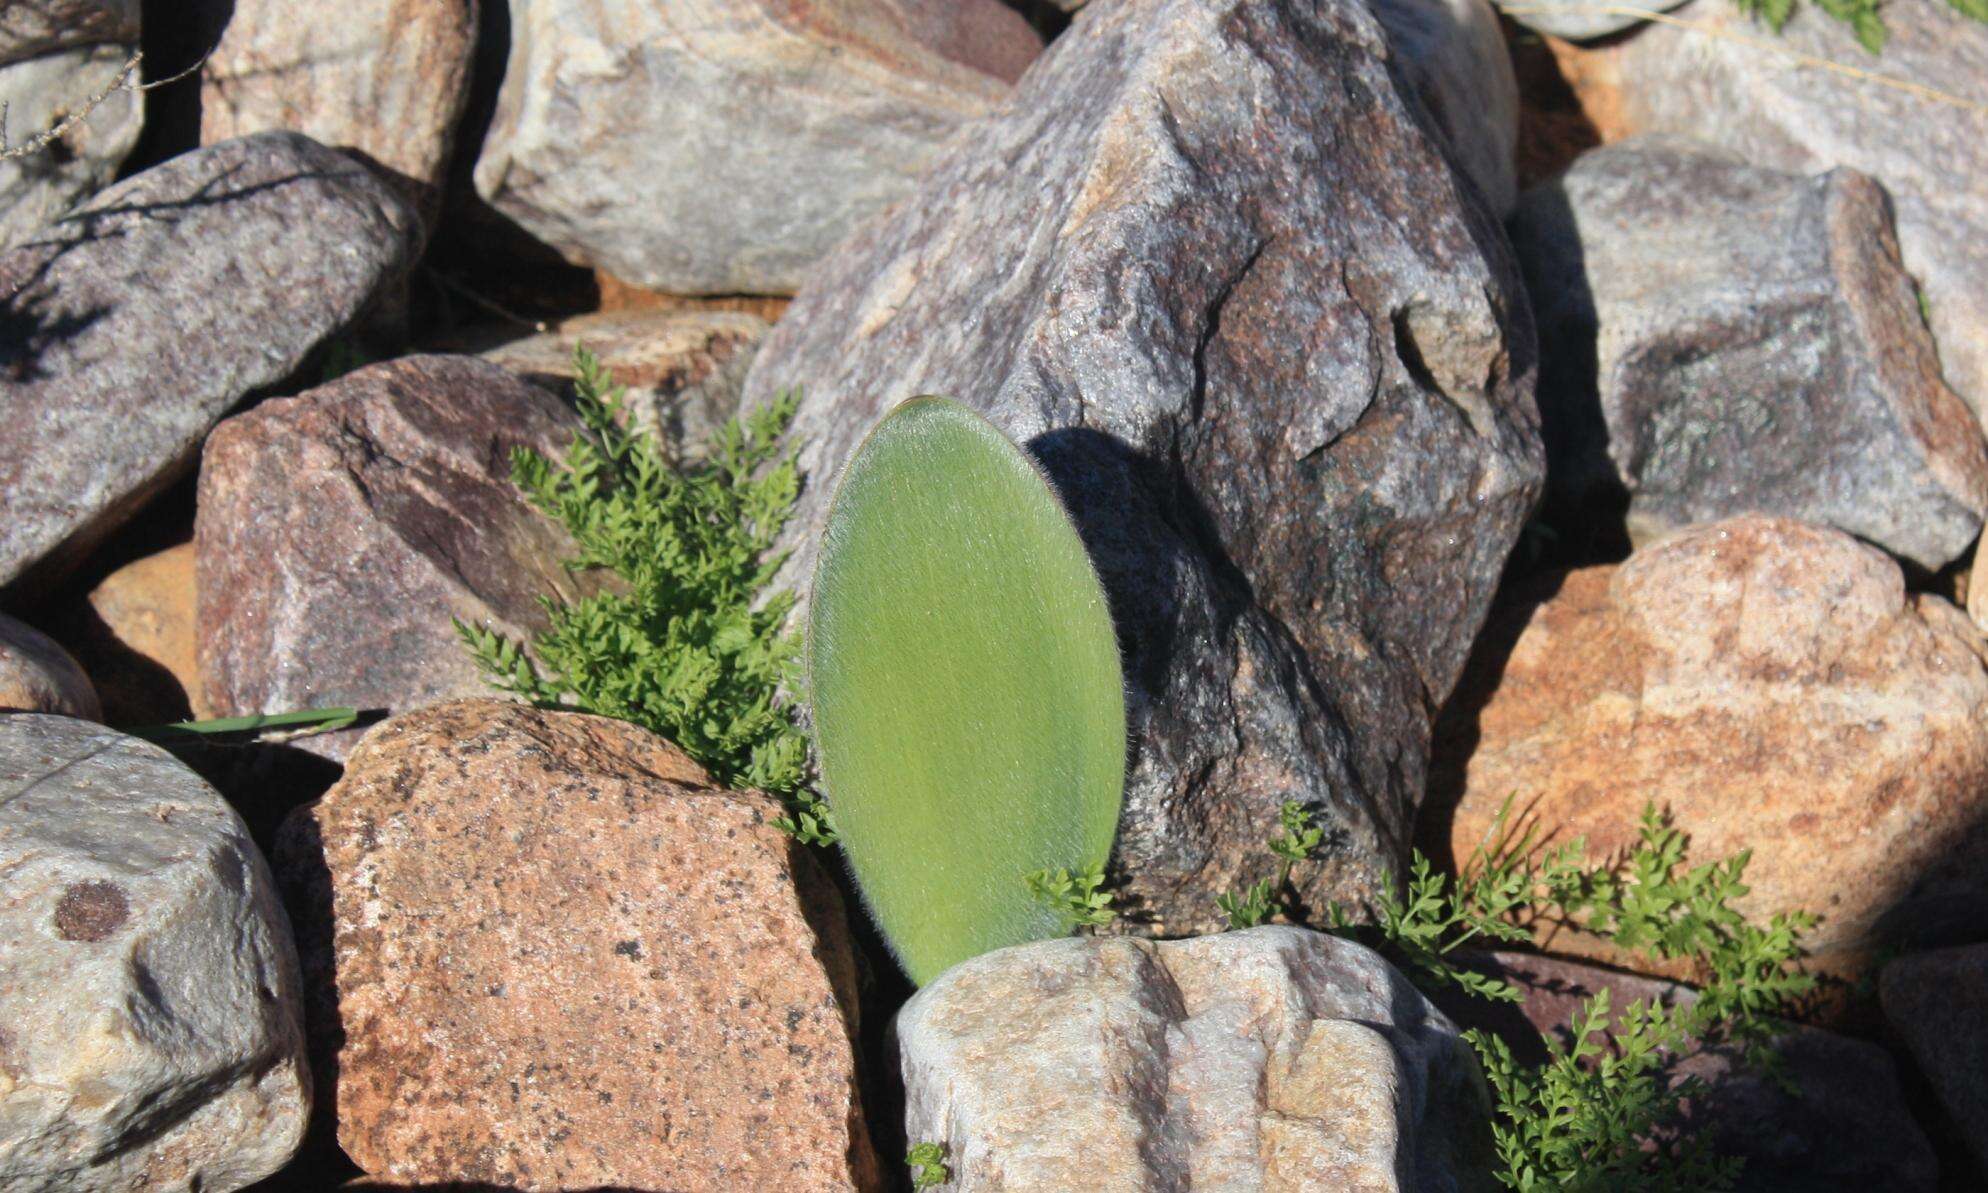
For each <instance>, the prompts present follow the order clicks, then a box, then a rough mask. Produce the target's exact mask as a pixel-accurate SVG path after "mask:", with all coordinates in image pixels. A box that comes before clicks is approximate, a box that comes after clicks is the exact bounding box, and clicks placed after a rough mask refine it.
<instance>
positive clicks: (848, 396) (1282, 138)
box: [745, 0, 1542, 935]
mask: <svg viewBox="0 0 1988 1193" xmlns="http://www.w3.org/2000/svg"><path fill="white" fill-rule="evenodd" d="M1388 54H1389V50H1388V48H1387V45H1386V42H1385V40H1384V33H1383V30H1382V29H1381V27H1380V25H1379V24H1378V22H1376V21H1375V20H1374V19H1373V18H1372V16H1371V15H1370V13H1369V12H1368V10H1367V9H1366V7H1365V6H1364V5H1361V4H1357V3H1352V2H1351V0H1344V2H1338V0H1336V2H1335V3H1331V4H1322V5H1319V6H1316V7H1314V6H1309V5H1308V6H1303V7H1302V8H1294V7H1291V6H1284V5H1274V4H1266V3H1259V2H1256V0H1155V2H1153V3H1139V4H1126V3H1113V4H1103V5H1099V6H1096V7H1094V8H1091V9H1089V10H1087V11H1086V12H1085V14H1084V15H1083V17H1082V18H1081V19H1079V20H1077V21H1076V22H1074V23H1073V24H1072V25H1071V27H1070V29H1069V30H1068V31H1067V32H1066V33H1064V34H1063V35H1062V36H1061V37H1059V38H1058V39H1057V40H1056V42H1055V44H1054V45H1052V46H1051V47H1050V49H1049V50H1048V52H1047V53H1045V54H1044V56H1043V57H1042V59H1041V60H1039V61H1038V62H1037V63H1036V65H1035V66H1034V67H1033V68H1031V70H1030V71H1029V74H1028V77H1027V78H1026V79H1025V80H1023V82H1022V85H1021V88H1020V90H1019V91H1018V92H1017V94H1016V96H1015V99H1014V101H1013V102H1012V103H1011V104H1010V105H1009V106H1008V107H1007V108H1006V109H1005V110H1004V113H1003V114H1002V115H1001V116H1000V117H999V118H998V119H995V120H993V121H990V122H989V123H987V124H984V125H982V126H980V128H979V129H978V131H977V132H976V133H975V135H974V137H973V138H972V139H971V141H970V142H962V143H961V144H960V145H959V146H958V147H957V148H956V149H955V151H954V152H952V153H951V154H949V155H948V156H947V157H945V158H944V159H942V160H940V161H939V162H937V163H936V164H935V165H934V166H933V168H932V170H931V172H930V173H928V174H927V175H926V177H925V180H924V182H923V183H922V185H921V188H920V190H919V192H918V193H917V194H916V195H915V196H913V197H912V198H911V199H910V200H909V201H908V202H906V203H905V204H904V205H902V206H901V207H899V208H897V209H896V211H895V212H894V213H893V214H892V216H891V217H889V218H887V219H884V220H880V221H878V222H876V223H874V224H872V225H870V226H869V227H867V228H866V229H864V230H863V231H861V232H858V233H857V234H855V235H854V236H852V237H851V238H850V240H848V241H847V242H845V243H844V244H843V246H842V247H841V248H840V249H838V250H837V252H836V254H835V255H834V256H833V257H832V258H831V259H829V260H828V261H825V262H824V263H823V264H822V265H821V266H820V267H819V268H818V270H817V272H816V274H815V275H814V277H813V279H812V280H811V281H810V282H809V284H808V286H807V287H806V289H804V290H803V291H802V293H801V295H800V297H798V298H797V299H796V300H795V302H794V305H793V307H792V308H791V309H790V310H789V311H788V313H787V315H786V317H785V318H784V319H782V320H781V322H780V323H779V324H778V325H776V326H775V327H774V329H773V332H772V334H771V335H770V336H769V337H768V338H767V341H766V344H765V346H764V347H762V349H761V350H760V354H759V357H758V359H757V360H756V361H755V362H754V364H753V369H752V373H751V375H750V376H749V377H748V379H747V386H746V399H745V405H746V407H747V408H749V409H750V408H752V407H754V406H755V405H756V404H758V403H761V402H765V401H767V400H768V399H769V397H770V396H771V395H772V394H773V393H774V392H775V391H776V390H778V389H781V388H784V387H786V386H789V385H793V384H801V385H803V386H804V387H805V388H804V398H803V401H802V403H801V406H800V410H799V412H798V414H797V416H796V419H795V422H794V428H793V435H794V440H795V442H796V443H798V444H799V445H800V461H801V466H802V468H803V470H804V471H805V472H806V473H807V474H808V476H809V477H810V478H811V480H810V482H809V483H808V484H807V485H806V486H805V487H804V489H803V491H802V494H801V498H800V504H799V506H798V508H797V513H796V516H795V518H794V520H793V521H792V522H791V523H789V526H788V535H787V542H786V544H785V545H787V546H791V547H793V548H795V550H796V553H795V555H794V556H793V557H792V559H791V560H790V561H789V563H788V566H787V567H786V569H785V571H784V572H783V573H782V580H783V581H784V582H785V583H786V584H787V586H788V587H790V588H792V589H795V590H796V591H799V590H801V589H803V588H805V584H806V578H807V576H808V575H809V574H810V572H811V570H812V568H813V564H814V555H815V546H816V536H817V534H818V532H819V528H820V526H821V524H822V521H823V518H824V514H825V511H826V507H827V504H828V498H829V495H830V494H831V493H832V492H833V489H834V479H835V477H836V476H837V474H838V472H839V471H840V469H841V466H842V462H843V461H844V460H845V459H847V458H848V456H849V454H850V452H851V451H852V450H853V449H854V447H855V446H856V443H857V441H858V440H859V439H860V438H861V437H862V436H863V435H864V433H865V432H866V431H867V430H868V428H869V427H870V425H871V424H872V423H874V422H875V421H876V419H877V418H878V417H879V416H881V415H882V414H883V412H885V411H886V410H888V409H889V408H890V407H892V406H894V405H895V404H896V403H897V402H899V401H900V400H902V399H904V398H907V397H910V396H911V395H913V394H919V393H938V394H947V395H950V396H952V397H954V398H956V399H959V400H960V401H962V402H964V403H966V404H967V405H970V406H972V407H973V408H975V409H977V410H980V411H981V412H983V413H985V414H986V415H988V416H989V417H990V418H992V419H993V420H994V421H995V423H996V424H997V425H999V426H1000V427H1001V428H1002V429H1003V430H1004V431H1006V432H1007V433H1008V434H1009V435H1011V436H1013V437H1014V438H1015V439H1016V440H1017V441H1018V442H1021V443H1024V444H1026V445H1027V446H1028V447H1029V448H1030V449H1031V450H1032V451H1033V452H1034V453H1035V455H1036V456H1037V458H1038V459H1039V460H1040V461H1041V462H1042V463H1043V465H1044V466H1045V467H1046V469H1047V470H1048V472H1049V473H1050V475H1051V477H1052V478H1053V479H1054V481H1055V483H1056V484H1057V486H1058V488H1059V490H1060V491H1061V493H1062V495H1063V497H1064V500H1065V502H1066V503H1067V504H1068V505H1069V506H1070V508H1071V511H1072V513H1073V514H1074V516H1075V517H1076V520H1077V523H1078V526H1079V529H1080V531H1081V532H1082V533H1083V535H1084V538H1085V541H1086V544H1087V545H1088V546H1089V548H1090V550H1091V554H1092V557H1093V559H1094V560H1095V561H1096V563H1097V564H1098V567H1099V569H1100V572H1101V574H1102V576H1103V578H1104V581H1105V584H1106V587H1107V589H1108V591H1109V593H1110V596H1111V600H1112V613H1113V617H1114V619H1115V621H1116V623H1117V627H1118V632H1119V638H1120V641H1121V643H1122V644H1123V646H1124V650H1125V658H1126V681H1127V685H1128V692H1129V698H1128V713H1129V716H1130V718H1131V722H1132V725H1133V734H1132V742H1133V745H1132V757H1131V758H1130V760H1129V768H1130V769H1129V773H1128V785H1127V790H1126V797H1125V810H1124V813H1123V816H1122V818H1121V820H1120V829H1119V838H1118V845H1117V856H1116V862H1115V867H1114V868H1115V871H1116V872H1117V873H1118V875H1119V876H1120V877H1122V879H1123V881H1124V886H1123V887H1122V889H1121V892H1120V906H1121V907H1122V908H1125V909H1127V910H1128V912H1130V913H1131V914H1132V915H1133V916H1135V917H1136V919H1137V921H1138V924H1139V926H1140V927H1141V928H1142V929H1143V930H1149V931H1152V932H1155V933H1157V934H1161V935H1183V934H1188V933H1192V932H1196V931H1207V930H1212V929H1214V928H1216V927H1218V926H1220V925H1221V924H1222V922H1223V920H1222V916H1221V914H1220V912H1219V911H1218V910H1217V909H1216V907H1215V904H1214V897H1215V895H1216V894H1218V893H1221V892H1226V891H1232V890H1236V889H1239V888H1240V887H1242V886H1245V885H1247V884H1248V883H1249V882H1251V881H1254V880H1256V879H1259V878H1263V877H1267V876H1269V874H1270V873H1271V866H1272V863H1273V859H1272V857H1271V856H1270V854H1269V852H1268V850H1267V849H1266V847H1265V845H1264V842H1265V841H1266V840H1267V839H1268V838H1269V837H1270V836H1271V835H1272V834H1273V833H1274V832H1275V831H1276V824H1277V810H1278V806H1279V805H1280V804H1281V803H1282V802H1283V801H1285V800H1299V801H1301V802H1303V803H1305V804H1307V805H1310V806H1311V807H1312V808H1313V809H1314V811H1315V812H1316V813H1317V815H1318V816H1319V818H1320V821H1321V823H1322V824H1323V825H1324V826H1325V827H1326V828H1327V830H1328V839H1329V841H1330V842H1331V844H1330V847H1329V849H1328V850H1327V852H1326V857H1325V861H1324V864H1322V865H1319V866H1318V867H1316V868H1315V869H1314V870H1313V871H1312V872H1311V875H1310V877H1309V879H1308V881H1307V882H1306V885H1305V890H1304V894H1305V897H1306V898H1307V899H1308V900H1310V901H1313V902H1314V904H1315V905H1316V904H1317V903H1318V902H1322V901H1323V900H1325V899H1329V898H1337V899H1340V900H1341V901H1343V902H1353V903H1357V902H1359V901H1361V900H1362V899H1364V898H1365V897H1367V896H1368V895H1369V894H1371V892H1372V891H1373V890H1374V889H1376V884H1378V883H1380V882H1381V881H1383V875H1384V874H1385V873H1386V872H1389V871H1391V870H1394V869H1397V868H1398V867H1399V866H1400V865H1401V864H1402V862H1403V861H1404V860H1405V859H1403V857H1402V853H1403V851H1404V850H1405V848H1406V846H1405V838H1406V836H1407V834H1408V826H1409V823H1410V820H1411V818H1412V816H1413V812H1414V808H1415V805H1416V803H1417V801H1418V800H1419V799H1420V798H1421V795H1422V791H1423V786H1424V766H1425V762H1426V758H1427V750H1428V734H1429V712H1428V710H1430V709H1432V708H1434V707H1435V706H1437V705H1438V704H1440V703H1441V701H1442V698H1443V697H1444V695H1445V694H1447V693H1448V691H1449V689H1450V686H1451V684H1452V683H1453V682H1454V681H1455V678H1456V675H1457V672H1458V670H1459V669H1460V667H1461V665H1462V662H1463V659H1464V656H1465V654H1466V652H1467V651H1468V649H1469V643H1470V641H1471V639H1472V638H1473V637H1474V635H1475V633H1476V630H1477V628H1478V626H1479V624H1480V622H1481V620H1482V617H1483V614H1484V611H1485V609H1486V607H1487V606H1488V604H1489V600H1490V596H1491V593H1492V590H1493V588H1494V586H1495V584H1496V580H1497V576H1498V574H1499V571H1500V569H1501V568H1502V567H1503V565H1504V561H1505V557H1506V554H1507V552H1508V551H1509V549H1510V548H1511V545H1512V543H1513V540H1514V538H1515V537H1516V535H1517V533H1518V529H1519V526H1520V524H1521V523H1522V522H1523V521H1524V519H1525V518H1526V516H1527V514H1528V512H1529V511H1530V510H1531V508H1532V505H1533V501H1534V498H1535V497H1536V495H1537V494H1538V491H1539V486H1540V483H1541V473H1542V466H1541V458H1540V457H1541V453H1540V446H1539V440H1538V437H1537V430H1536V423H1535V416H1534V410H1533V404H1532V396H1531V388H1532V371H1533V343H1532V331H1531V323H1530V320H1529V319H1528V318H1527V317H1526V315H1525V305H1524V299H1523V296H1522V295H1521V294H1520V293H1519V289H1520V285H1521V283H1520V281H1519V279H1518V277H1517V273H1516V269H1515V267H1513V266H1512V265H1511V264H1510V263H1509V258H1508V257H1507V256H1506V254H1505V252H1504V247H1503V246H1504V238H1503V235H1502V233H1500V231H1499V230H1498V228H1497V227H1496V225H1495V224H1494V223H1493V222H1492V221H1491V220H1490V218H1489V217H1488V215H1486V213H1485V212H1484V211H1483V210H1482V208H1481V207H1480V206H1479V205H1478V204H1477V202H1476V200H1475V198H1474V197H1473V195H1472V194H1471V193H1470V191H1471V188H1468V187H1464V186H1461V185H1460V184H1459V183H1458V181H1457V179H1456V177H1455V175H1454V174H1453V172H1452V171H1451V169H1450V167H1449V166H1448V165H1447V164H1446V163H1445V161H1444V159H1443V157H1442V154H1441V152H1440V151H1439V149H1438V147H1437V144H1436V142H1435V140H1434V139H1433V137H1432V135H1431V133H1430V132H1429V131H1428V129H1427V127H1426V126H1425V124H1424V123H1423V120H1422V117H1421V114H1420V113H1419V112H1418V111H1417V108H1416V105H1415V104H1413V103H1412V102H1411V101H1410V100H1408V99H1406V98H1404V97H1403V96H1402V94H1401V93H1400V92H1399V91H1398V90H1397V89H1396V86H1395V83H1394V76H1393V74H1392V67H1391V66H1390V65H1389V61H1388ZM1355 95H1357V96H1359V97H1360V99H1359V102H1358V103H1357V104H1355V103H1352V102H1351V101H1350V100H1349V99H1348V97H1349V96H1355ZM1265 96H1275V97H1277V99H1276V102H1274V103H1271V102H1267V101H1265V100H1264V98H1263V97H1265ZM1162 99H1164V102H1162Z"/></svg>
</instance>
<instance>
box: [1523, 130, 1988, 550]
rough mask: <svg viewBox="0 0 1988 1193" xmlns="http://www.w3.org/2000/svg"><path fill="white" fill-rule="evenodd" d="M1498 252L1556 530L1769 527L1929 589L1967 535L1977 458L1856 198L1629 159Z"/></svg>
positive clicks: (1905, 280)
mask: <svg viewBox="0 0 1988 1193" xmlns="http://www.w3.org/2000/svg"><path fill="white" fill-rule="evenodd" d="M1511 228H1512V240H1513V245H1514V247H1515V248H1516V250H1517V251H1518V255H1519V258H1520V261H1521V262H1522V263H1523V265H1524V267H1525V271H1526V282H1527V285H1528V288H1529V289H1530V290H1531V293H1532V299H1533V310H1534V312H1535V316H1536V318H1537V319H1538V321H1539V341H1540V361H1541V366H1540V387H1539V404H1540V417H1541V421H1542V423H1543V425H1544V428H1545V434H1546V442H1547V455H1548V459H1549V461H1550V471H1551V475H1552V480H1553V488H1554V491H1555V494H1556V497H1557V498H1558V499H1562V500H1564V502H1565V504H1566V506H1567V508H1568V511H1569V516H1570V517H1578V516H1582V512H1585V513H1589V514H1592V513H1595V512H1597V511H1603V510H1607V509H1610V508H1611V507H1613V508H1619V501H1620V496H1621V495H1622V494H1624V493H1626V494H1627V496H1628V499H1629V520H1630V524H1631V527H1632V530H1633V531H1634V533H1635V535H1636V537H1638V538H1639V539H1641V538H1648V537H1654V536H1655V535H1658V534H1661V533H1663V532H1664V531H1667V530H1670V529H1674V528H1676V527H1679V526H1683V525H1687V524H1690V523H1696V522H1711V521H1717V520H1718V519H1720V518H1724V517H1729V516H1733V515H1737V514H1742V513H1748V512H1761V513H1772V514H1781V515H1785V516H1790V517H1797V518H1801V519H1804V520H1806V521H1810V522H1818V523H1823V524H1825V525H1830V526H1835V527H1837V528H1839V529H1841V530H1845V531H1848V532H1850V533H1851V534H1855V535H1858V536H1859V537H1862V538H1865V539H1868V540H1869V541H1871V542H1873V543H1876V544H1878V545H1879V546H1882V547H1884V548H1885V549H1887V550H1889V551H1891V552H1893V553H1894V554H1897V555H1900V556H1903V557H1904V558H1906V559H1910V560H1912V561H1914V562H1916V563H1919V564H1921V565H1922V566H1925V567H1928V568H1933V569H1937V568H1939V567H1941V566H1942V565H1944V564H1946V563H1947V562H1949V561H1951V560H1952V559H1954V558H1956V557H1957V556H1959V555H1960V553H1961V552H1962V551H1965V550H1966V549H1967V547H1968V545H1969V544H1970V543H1972V542H1973V541H1974V539H1975V537H1976V535H1977V534H1978V533H1979V532H1980V530H1981V523H1982V517H1983V514H1984V512H1988V447H1984V445H1983V442H1982V436H1981V431H1980V424H1979V421H1978V420H1977V419H1976V418H1975V417H1974V416H1973V413H1972V412H1971V411H1970V410H1968V408H1967V406H1966V404H1965V403H1964V402H1962V401H1961V400H1960V398H1959V397H1958V396H1957V395H1955V394H1954V392H1953V391H1952V390H1951V389H1949V388H1947V386H1946V384H1945V382H1943V381H1942V380H1941V379H1940V370H1939V360H1938V357H1937V356H1936V354H1935V352H1934V348H1933V343H1932V340H1931V337H1930V336H1929V335H1928V334H1927V331H1926V328H1925V324H1924V323H1923V322H1922V320H1921V319H1920V316H1919V311H1918V304H1917V302H1916V300H1915V297H1914V294H1913V289H1912V281H1911V279H1910V278H1909V277H1907V276H1906V275H1905V272H1904V270H1903V269H1902V268H1901V267H1900V265H1899V263H1898V250H1897V242H1896V241H1895V240H1894V239H1893V237H1892V234H1891V223H1890V220H1889V218H1888V212H1887V209H1886V205H1885V196H1884V193H1883V191H1882V190H1881V189H1880V188H1879V187H1878V186H1877V184H1876V183H1874V182H1872V181H1871V180H1870V179H1869V178H1868V177H1866V176H1864V175H1862V174H1858V173H1856V172H1855V171H1852V170H1835V171H1831V172H1830V173H1828V174H1825V175H1822V176H1820V177H1815V178H1808V177H1804V176H1802V175H1799V174H1789V173H1784V172H1782V171H1778V170H1766V169H1760V168H1757V167H1754V166H1749V165H1746V164H1743V163H1741V162H1738V161H1735V160H1733V159H1731V158H1730V157H1728V156H1727V155H1725V154H1723V153H1722V152H1720V151H1717V150H1713V149H1709V148H1707V147H1704V146H1700V145H1695V144H1692V143H1689V142H1682V141H1674V140H1669V139H1665V138H1639V139H1637V140H1634V141H1630V142H1626V143H1624V144H1620V145H1611V146H1608V147H1606V148H1602V149H1598V150H1595V151H1593V152H1590V153H1588V154H1585V155H1583V156H1582V157H1581V158H1580V160H1579V161H1577V162H1576V163H1575V164H1574V166H1573V168H1572V169H1570V170H1569V171H1568V172H1567V173H1566V174H1565V175H1564V176H1563V177H1561V178H1560V179H1557V180H1555V181H1554V182H1551V183H1547V184H1545V185H1544V186H1541V187H1539V188H1536V189H1535V190H1533V191H1531V192H1529V193H1528V194H1527V196H1526V198H1525V201H1524V204H1523V205H1522V208H1521V210H1520V211H1519V213H1518V215H1517V216H1516V217H1514V219H1513V221H1512V225H1511Z"/></svg>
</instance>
